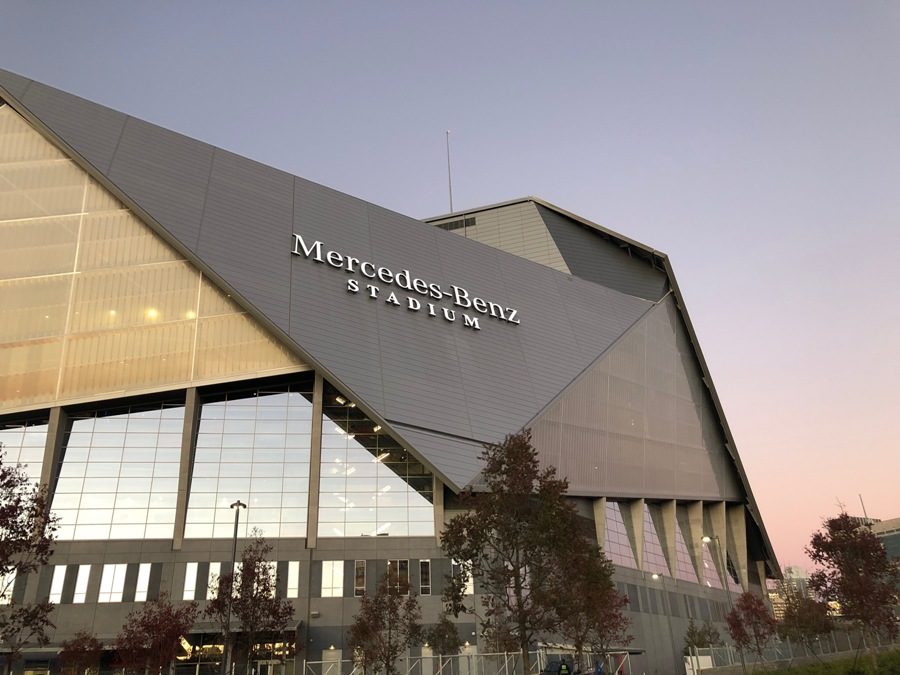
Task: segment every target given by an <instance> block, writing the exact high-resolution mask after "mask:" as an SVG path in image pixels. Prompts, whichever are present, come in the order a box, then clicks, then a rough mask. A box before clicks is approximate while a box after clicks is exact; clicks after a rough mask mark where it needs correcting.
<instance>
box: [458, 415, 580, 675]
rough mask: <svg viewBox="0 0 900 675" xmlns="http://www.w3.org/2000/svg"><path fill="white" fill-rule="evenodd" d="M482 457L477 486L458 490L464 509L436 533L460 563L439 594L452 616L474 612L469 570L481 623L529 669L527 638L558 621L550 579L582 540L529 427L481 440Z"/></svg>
mask: <svg viewBox="0 0 900 675" xmlns="http://www.w3.org/2000/svg"><path fill="white" fill-rule="evenodd" d="M481 459H482V460H483V462H484V468H483V470H482V473H481V478H482V480H483V483H484V485H483V488H480V489H479V491H478V492H473V491H468V492H465V493H463V495H462V496H461V498H460V506H461V507H463V508H466V509H467V512H466V513H463V514H460V515H458V516H456V517H455V518H453V520H451V521H450V523H449V524H448V525H447V526H446V528H445V530H444V533H443V535H442V537H441V543H442V545H443V548H444V551H445V552H446V553H447V555H448V557H450V558H452V559H453V560H456V561H458V562H459V564H460V568H461V569H460V574H458V575H454V576H451V577H450V578H449V579H448V584H447V586H446V588H445V594H444V597H445V600H446V601H447V603H448V607H449V609H450V611H451V612H452V613H453V614H454V616H458V615H459V613H461V612H469V613H476V612H477V608H476V607H468V606H466V605H465V603H464V601H465V582H466V580H467V579H468V578H469V575H471V576H473V577H474V579H475V580H476V581H477V582H478V583H479V587H480V589H481V592H482V610H483V616H482V626H483V627H484V628H485V630H486V631H487V632H488V633H491V632H493V633H495V634H497V635H505V634H507V633H510V632H511V634H512V635H514V636H515V639H516V642H517V643H518V648H519V650H520V651H521V654H522V660H523V662H524V666H525V672H528V671H529V668H530V656H529V653H528V650H529V648H530V647H531V645H532V644H533V643H534V642H535V641H536V640H537V639H538V638H539V637H541V636H544V635H550V634H552V633H554V632H555V631H556V629H557V628H558V627H559V612H558V611H557V610H558V603H557V599H556V597H555V592H554V591H555V585H554V583H553V581H554V579H555V578H556V573H557V570H558V569H559V566H560V565H565V564H566V561H565V558H566V556H567V555H568V553H569V552H570V551H571V550H572V549H573V548H575V547H577V546H579V545H580V544H581V543H582V542H583V541H584V539H583V537H582V533H583V528H582V525H581V524H580V522H579V520H578V517H577V515H576V514H575V510H574V507H573V506H572V505H571V504H569V503H568V502H566V500H565V493H566V490H567V489H568V482H567V481H566V480H565V479H560V478H558V477H557V476H556V470H555V469H554V468H553V467H548V468H546V469H543V470H542V469H541V468H540V466H539V463H538V457H537V451H536V450H535V449H534V447H533V446H532V444H531V432H530V431H528V430H526V431H523V432H521V433H518V434H513V435H510V436H508V437H507V438H506V440H504V441H503V442H502V443H500V444H488V445H485V449H484V452H483V453H482V455H481Z"/></svg>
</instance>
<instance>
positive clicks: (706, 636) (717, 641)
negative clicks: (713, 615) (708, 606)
mask: <svg viewBox="0 0 900 675" xmlns="http://www.w3.org/2000/svg"><path fill="white" fill-rule="evenodd" d="M721 645H722V636H721V635H720V634H719V631H718V630H717V629H716V627H715V626H713V625H712V622H711V621H710V620H709V619H706V620H705V621H704V622H703V623H702V624H701V625H699V626H698V625H697V624H696V623H694V619H693V618H691V620H690V621H688V627H687V632H686V633H685V634H684V649H683V650H682V652H683V653H684V655H685V656H689V655H690V654H691V653H692V652H693V650H695V649H708V648H709V647H719V646H721Z"/></svg>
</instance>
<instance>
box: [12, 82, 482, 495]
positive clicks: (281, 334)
mask: <svg viewBox="0 0 900 675" xmlns="http://www.w3.org/2000/svg"><path fill="white" fill-rule="evenodd" d="M6 72H7V73H8V72H9V71H6ZM12 74H13V75H15V76H16V77H17V78H21V76H19V75H16V74H15V73H12ZM21 79H24V78H21ZM31 82H33V80H28V84H29V85H30V84H31ZM27 88H28V87H27V86H25V87H23V92H24V91H25V90H27ZM73 96H74V95H73ZM79 98H80V97H79ZM85 100H87V99H85ZM0 103H6V104H7V105H9V106H10V107H11V108H12V109H13V110H15V111H16V112H17V113H18V114H19V115H21V116H22V117H23V118H24V119H25V120H26V121H27V122H28V123H29V124H31V125H32V126H33V127H34V128H35V129H36V130H37V131H38V132H39V133H40V134H41V135H42V136H44V137H45V138H46V139H47V140H49V141H50V142H51V143H53V144H54V145H55V146H56V147H58V148H59V149H60V150H62V151H63V152H64V153H65V154H66V155H67V156H68V157H70V158H71V159H72V160H73V161H74V162H75V163H76V164H77V165H78V166H79V167H80V168H81V169H83V170H84V171H85V172H86V173H87V174H88V175H89V176H90V177H91V178H92V179H94V180H95V181H97V183H98V184H100V185H101V186H102V187H103V188H104V189H106V190H107V191H109V192H110V193H111V194H113V196H115V197H116V199H118V200H119V201H121V202H122V203H123V204H125V206H127V207H128V209H129V210H131V211H132V213H134V214H135V216H137V217H138V219H140V220H141V222H143V223H144V224H145V225H146V226H147V227H149V228H150V230H151V231H152V232H153V233H154V234H155V235H157V236H158V237H160V238H161V239H162V240H163V241H165V242H166V243H167V244H169V245H170V246H172V247H173V248H174V249H175V250H176V251H178V252H179V253H180V254H181V255H183V256H184V257H185V259H186V260H188V261H189V262H190V263H191V264H193V265H195V266H196V267H198V268H199V269H200V270H201V271H202V272H203V274H204V275H205V276H208V277H209V278H210V279H211V280H212V281H213V283H214V284H215V285H216V286H217V287H218V288H220V289H223V290H225V291H227V292H228V293H229V294H230V295H231V299H232V300H234V301H235V303H237V304H238V305H239V306H241V307H242V308H243V309H244V310H245V311H246V312H247V313H248V314H250V316H252V317H253V319H254V320H256V321H257V322H259V323H260V324H261V325H262V326H264V327H265V328H266V330H268V331H269V332H271V333H272V334H273V335H275V336H276V337H277V339H278V340H279V341H281V342H282V343H283V344H285V345H286V346H288V347H289V348H290V349H291V350H293V351H294V353H295V354H297V355H298V356H299V357H300V358H301V359H303V361H304V362H305V363H307V364H309V365H310V366H312V367H313V368H314V369H315V371H316V372H317V373H321V374H322V375H323V376H324V377H325V378H326V379H327V380H328V381H329V382H330V383H331V384H332V385H334V386H336V387H338V388H339V389H341V390H342V392H343V393H344V394H345V395H347V396H350V397H351V398H352V399H354V400H355V401H358V402H359V406H360V408H361V409H362V411H363V412H364V413H365V414H366V415H368V416H369V418H370V419H372V420H374V421H376V422H377V423H378V424H381V425H383V426H384V427H385V428H386V429H388V430H389V431H391V434H392V435H393V436H394V437H395V439H396V440H398V441H400V442H402V443H406V444H407V445H409V446H411V447H413V448H415V446H414V445H413V444H411V443H410V442H409V441H408V440H407V439H405V438H403V436H402V435H401V434H400V433H398V431H397V430H396V429H395V428H394V427H395V426H396V425H395V424H392V423H391V422H389V421H388V420H387V419H385V418H384V417H383V416H382V415H380V414H379V413H378V412H377V411H376V410H374V409H373V408H372V407H371V406H369V405H367V404H366V402H365V400H364V398H363V397H362V396H359V395H358V394H357V393H356V392H355V391H353V389H352V388H351V387H349V386H347V384H346V383H345V382H343V380H342V379H341V378H339V377H337V375H336V374H335V373H333V372H332V371H331V370H330V369H329V368H327V367H325V366H324V365H323V364H322V363H321V362H320V361H319V359H316V358H314V357H313V356H312V355H311V354H310V353H309V352H308V351H307V350H306V349H304V348H303V347H302V346H301V345H299V344H298V343H297V341H296V340H294V339H293V338H292V337H291V336H290V335H288V334H287V333H285V331H284V330H282V329H281V328H279V327H278V326H277V325H276V324H275V322H274V321H272V320H271V319H270V318H269V317H267V316H266V315H265V314H264V313H263V312H261V311H260V310H259V309H258V308H257V307H256V305H254V303H252V302H250V301H249V300H247V299H246V298H245V297H244V296H243V294H242V293H240V291H238V290H237V289H236V288H234V286H232V285H231V284H229V283H228V282H227V281H226V280H225V279H223V278H222V276H221V275H220V274H218V273H217V272H216V270H214V269H213V268H212V267H210V266H209V265H208V264H206V263H205V262H204V261H203V260H202V259H201V258H200V257H199V256H197V255H196V254H195V253H194V252H193V251H192V250H191V249H190V248H188V247H187V246H185V245H184V244H183V243H182V242H181V241H179V240H178V238H176V237H175V236H174V235H172V234H171V233H170V232H169V231H168V230H167V229H166V228H165V227H164V226H163V225H162V224H161V223H159V222H157V220H156V219H155V218H154V217H153V216H151V215H150V214H149V213H147V211H146V210H145V209H144V208H143V207H142V206H141V205H140V204H138V203H137V202H136V201H135V200H134V199H132V198H131V196H130V195H128V194H127V193H126V192H125V191H124V190H122V189H121V188H119V186H118V185H116V184H115V183H114V182H113V181H111V180H110V179H109V178H108V177H107V176H106V175H105V174H104V172H103V171H101V170H100V169H99V168H98V167H96V166H94V165H93V164H92V163H91V162H90V161H89V160H88V159H87V158H85V157H84V156H83V155H82V154H81V153H80V152H78V151H77V150H75V149H74V148H73V147H72V146H71V145H69V143H67V142H66V141H65V139H63V138H61V137H60V136H59V134H57V133H56V132H55V131H53V129H51V128H50V127H49V126H48V125H47V124H45V123H44V121H43V120H42V119H40V117H38V116H37V115H35V114H34V113H33V112H32V111H31V110H30V109H29V108H28V106H27V105H25V104H24V103H23V102H22V101H20V100H19V98H18V97H17V96H16V95H15V94H14V93H13V92H11V91H9V90H8V89H6V88H5V87H4V86H3V84H2V83H0ZM122 114H123V115H125V113H122ZM128 117H131V116H130V115H128ZM416 454H417V455H418V456H419V459H420V460H422V462H423V463H424V464H425V465H426V466H427V467H428V468H429V469H430V470H431V471H432V472H433V473H434V475H435V476H437V477H438V479H440V480H441V481H442V482H443V483H444V484H445V485H447V486H448V487H449V488H451V489H452V490H454V491H456V492H459V491H461V490H462V489H463V488H464V485H461V484H460V482H459V480H458V479H456V480H454V479H453V478H452V477H451V475H450V473H451V472H445V471H442V470H441V469H440V468H438V467H437V466H436V465H435V464H434V462H431V461H429V458H428V457H426V456H424V453H422V452H417V453H416Z"/></svg>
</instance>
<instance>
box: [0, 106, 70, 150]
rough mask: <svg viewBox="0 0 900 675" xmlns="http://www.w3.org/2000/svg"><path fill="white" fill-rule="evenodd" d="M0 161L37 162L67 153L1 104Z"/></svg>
mask: <svg viewBox="0 0 900 675" xmlns="http://www.w3.org/2000/svg"><path fill="white" fill-rule="evenodd" d="M0 138H2V139H3V143H0V162H2V163H3V164H12V163H13V162H28V161H31V162H35V161H40V160H46V159H65V155H63V154H62V152H60V151H59V150H57V149H56V147H54V146H53V145H52V144H50V143H48V142H47V141H45V140H44V138H43V137H42V136H41V135H40V134H36V133H34V131H32V130H31V129H30V128H29V127H28V125H27V124H24V123H23V122H22V118H21V117H19V116H18V115H17V114H16V113H15V111H14V110H13V109H12V108H10V107H9V106H8V105H0Z"/></svg>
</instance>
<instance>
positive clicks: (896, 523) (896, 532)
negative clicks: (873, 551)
mask: <svg viewBox="0 0 900 675" xmlns="http://www.w3.org/2000/svg"><path fill="white" fill-rule="evenodd" d="M872 533H873V534H874V535H875V536H876V537H878V538H879V539H880V540H881V543H882V544H884V548H885V549H886V550H887V554H888V557H889V558H900V518H891V519H890V520H882V521H878V522H876V523H874V524H873V525H872Z"/></svg>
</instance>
